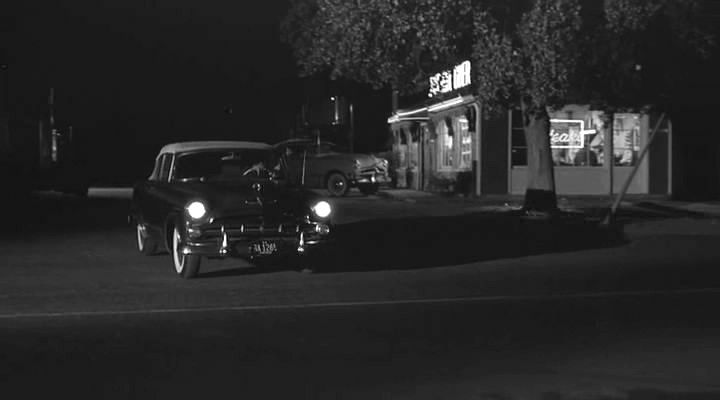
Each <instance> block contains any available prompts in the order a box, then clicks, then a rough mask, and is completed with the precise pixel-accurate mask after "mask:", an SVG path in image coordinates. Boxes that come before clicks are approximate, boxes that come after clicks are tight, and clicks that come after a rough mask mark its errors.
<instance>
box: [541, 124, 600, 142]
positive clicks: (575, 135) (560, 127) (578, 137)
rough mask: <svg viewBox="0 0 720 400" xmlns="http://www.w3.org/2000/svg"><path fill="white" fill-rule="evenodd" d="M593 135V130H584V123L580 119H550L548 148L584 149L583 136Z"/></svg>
mask: <svg viewBox="0 0 720 400" xmlns="http://www.w3.org/2000/svg"><path fill="white" fill-rule="evenodd" d="M593 133H595V130H594V129H590V130H585V121H583V120H581V119H551V120H550V147H551V148H553V149H582V148H583V147H585V135H588V134H593Z"/></svg>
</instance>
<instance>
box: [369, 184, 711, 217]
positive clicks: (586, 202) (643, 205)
mask: <svg viewBox="0 0 720 400" xmlns="http://www.w3.org/2000/svg"><path fill="white" fill-rule="evenodd" d="M378 196H381V197H385V198H389V199H393V200H398V201H405V202H409V203H425V204H427V203H432V202H438V203H440V202H442V203H445V204H447V203H451V204H455V205H457V206H461V207H464V208H465V209H467V211H478V212H483V211H485V212H493V211H511V210H519V209H521V208H522V206H523V200H524V196H522V195H485V196H482V197H463V196H449V195H446V194H439V193H429V192H421V191H418V190H411V189H386V190H382V191H380V192H379V193H378ZM557 201H558V207H559V208H560V209H561V210H562V211H566V212H581V213H585V214H589V215H591V216H599V215H602V214H603V213H604V212H606V211H607V210H608V209H609V208H610V207H611V206H612V203H613V201H614V198H612V199H611V198H610V197H609V196H563V195H558V197H557ZM619 212H620V213H621V215H628V214H629V215H635V216H645V217H650V216H652V217H690V218H720V201H718V200H715V201H706V202H688V201H675V200H670V199H668V198H667V196H657V195H627V196H625V198H624V200H623V201H622V202H621V203H620V207H619Z"/></svg>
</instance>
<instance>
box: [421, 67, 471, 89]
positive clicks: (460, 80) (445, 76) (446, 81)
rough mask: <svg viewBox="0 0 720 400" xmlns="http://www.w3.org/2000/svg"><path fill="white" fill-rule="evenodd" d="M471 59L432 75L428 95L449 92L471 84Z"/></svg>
mask: <svg viewBox="0 0 720 400" xmlns="http://www.w3.org/2000/svg"><path fill="white" fill-rule="evenodd" d="M470 83H471V79H470V61H463V62H462V63H460V64H458V65H456V66H455V68H453V69H452V70H446V71H442V72H438V73H437V74H435V75H433V76H431V77H430V90H429V91H428V97H434V96H436V95H438V94H441V93H449V92H452V91H453V90H458V89H460V88H463V87H465V86H468V85H470Z"/></svg>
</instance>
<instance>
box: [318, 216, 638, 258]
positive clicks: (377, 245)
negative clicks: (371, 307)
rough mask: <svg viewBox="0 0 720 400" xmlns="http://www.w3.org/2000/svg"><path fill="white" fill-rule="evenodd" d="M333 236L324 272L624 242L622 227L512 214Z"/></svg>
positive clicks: (423, 221) (360, 225) (400, 222)
mask: <svg viewBox="0 0 720 400" xmlns="http://www.w3.org/2000/svg"><path fill="white" fill-rule="evenodd" d="M334 235H335V236H334V239H335V243H334V244H333V246H330V247H329V248H328V249H327V250H326V252H325V253H323V254H322V255H321V256H319V257H320V258H319V260H318V261H316V262H318V263H320V264H321V266H320V268H322V269H326V270H327V271H328V272H330V271H338V270H342V271H348V270H352V271H358V270H379V269H411V268H426V267H440V266H450V265H458V264H465V263H472V262H477V261H486V260H492V259H499V258H512V257H522V256H528V255H535V254H545V253H555V252H570V251H579V250H586V249H595V248H605V247H612V246H619V245H622V244H624V243H625V239H624V237H623V235H622V228H614V229H607V228H603V227H601V226H599V225H598V224H597V222H593V221H589V220H587V219H584V218H582V217H578V216H567V217H564V218H560V219H556V220H542V219H528V218H521V217H520V216H519V215H518V214H517V213H482V214H478V213H475V214H465V215H461V216H450V217H413V218H402V219H397V218H396V219H375V220H367V221H361V222H355V223H348V224H344V225H339V226H337V227H336V229H335V232H334ZM330 266H332V267H330Z"/></svg>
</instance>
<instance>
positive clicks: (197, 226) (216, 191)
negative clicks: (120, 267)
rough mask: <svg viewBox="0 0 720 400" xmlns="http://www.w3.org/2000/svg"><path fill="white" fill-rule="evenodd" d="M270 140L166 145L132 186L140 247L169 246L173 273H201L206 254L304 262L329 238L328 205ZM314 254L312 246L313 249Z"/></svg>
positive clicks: (132, 218) (302, 264) (133, 217)
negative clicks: (288, 171)
mask: <svg viewBox="0 0 720 400" xmlns="http://www.w3.org/2000/svg"><path fill="white" fill-rule="evenodd" d="M282 164H283V163H281V162H279V160H278V158H277V157H276V153H275V152H274V150H273V147H272V146H271V145H269V144H267V143H259V142H243V141H198V142H180V143H171V144H168V145H165V146H163V147H162V149H161V150H160V152H159V154H158V155H157V157H156V159H155V167H154V168H153V171H152V173H151V174H150V176H149V177H148V178H147V179H145V180H143V181H141V182H138V183H136V184H135V185H134V187H133V193H132V203H131V204H132V205H131V209H130V215H129V220H130V222H131V224H133V225H134V226H135V231H136V236H137V249H138V251H139V252H140V253H143V254H147V255H150V254H155V253H158V252H162V251H166V252H169V253H170V255H171V259H172V264H173V267H174V270H175V272H176V273H177V274H178V275H179V276H181V277H183V278H194V277H196V276H197V275H198V272H199V270H200V264H201V261H202V259H203V258H226V257H238V258H244V259H246V260H249V261H250V262H252V263H254V264H257V265H259V266H262V265H263V264H265V263H264V262H265V261H268V260H270V259H276V260H277V259H283V260H287V261H292V262H294V263H296V265H297V267H298V268H300V269H308V268H309V269H312V268H314V266H312V265H307V263H308V262H310V260H312V259H313V258H312V257H310V256H311V255H312V254H313V252H314V251H316V250H318V249H319V248H320V247H322V246H323V245H326V244H327V243H328V241H329V240H330V237H331V235H330V232H331V230H332V214H333V209H332V206H331V205H330V203H329V202H328V201H327V200H325V199H323V198H322V197H321V196H320V195H318V194H317V193H314V192H312V191H310V190H308V189H306V188H304V187H302V186H298V185H294V184H292V183H290V182H288V181H287V179H285V177H284V174H285V170H284V167H283V166H282ZM316 254H317V253H316Z"/></svg>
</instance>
